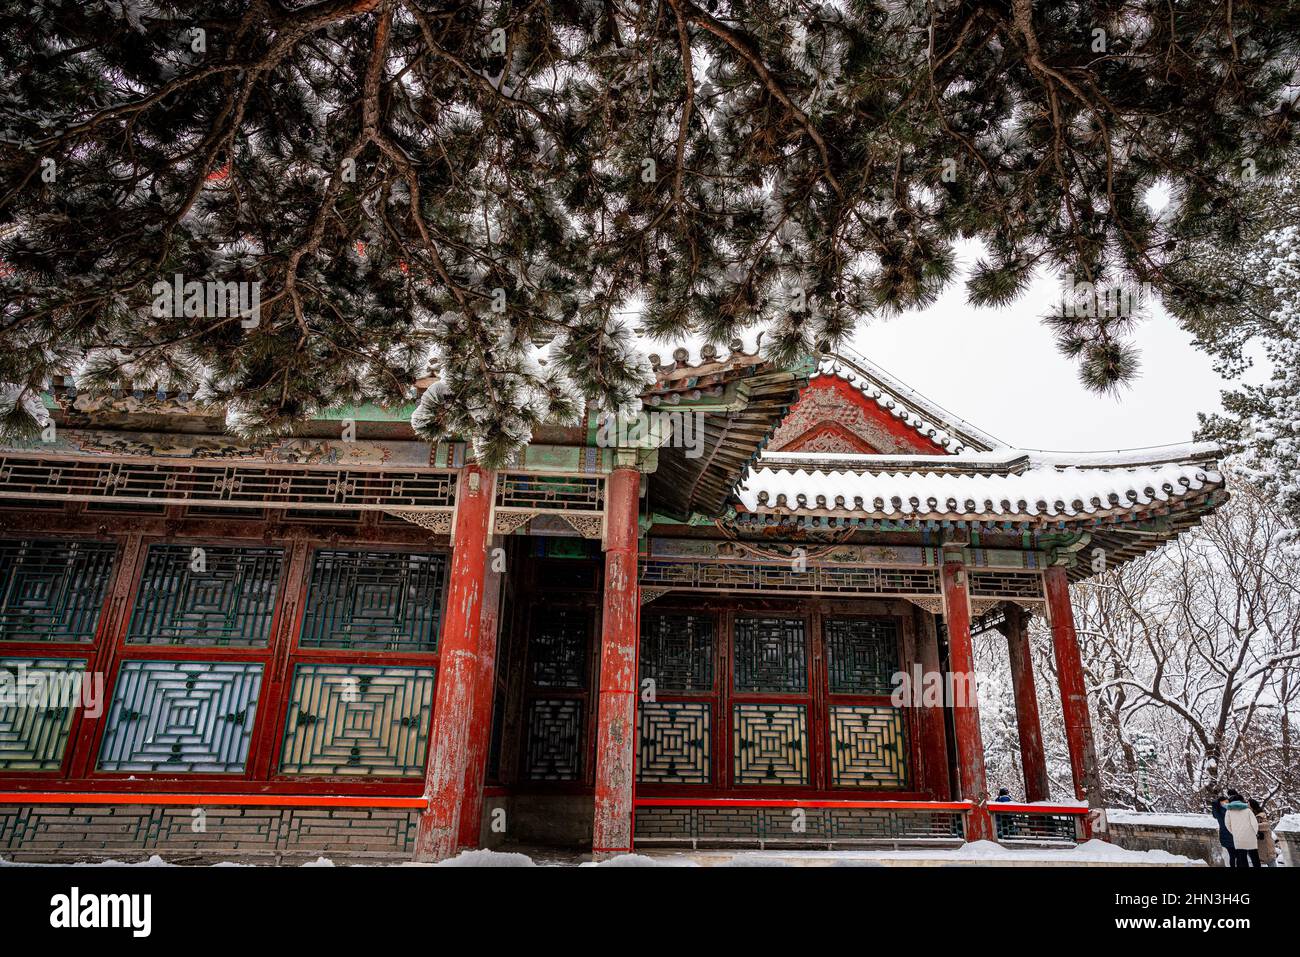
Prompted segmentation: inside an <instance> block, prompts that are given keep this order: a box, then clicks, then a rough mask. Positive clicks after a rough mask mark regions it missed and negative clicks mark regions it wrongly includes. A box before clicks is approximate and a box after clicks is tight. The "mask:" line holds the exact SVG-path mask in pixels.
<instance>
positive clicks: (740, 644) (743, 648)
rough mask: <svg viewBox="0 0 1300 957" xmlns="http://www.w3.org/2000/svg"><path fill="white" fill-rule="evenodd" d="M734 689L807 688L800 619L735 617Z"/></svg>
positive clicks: (803, 633)
mask: <svg viewBox="0 0 1300 957" xmlns="http://www.w3.org/2000/svg"><path fill="white" fill-rule="evenodd" d="M734 681H735V685H734V687H735V690H736V691H760V692H761V691H784V692H805V691H807V690H808V646H807V634H806V631H805V628H804V621H803V619H802V618H737V619H736V624H735V675H734Z"/></svg>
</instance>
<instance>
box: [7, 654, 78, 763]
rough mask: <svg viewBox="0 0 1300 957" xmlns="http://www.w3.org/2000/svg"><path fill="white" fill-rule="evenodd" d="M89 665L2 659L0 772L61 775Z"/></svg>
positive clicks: (42, 659)
mask: <svg viewBox="0 0 1300 957" xmlns="http://www.w3.org/2000/svg"><path fill="white" fill-rule="evenodd" d="M85 672H86V663H85V662H84V661H81V660H75V659H66V658H0V771H57V770H59V768H61V767H62V766H63V753H64V751H65V750H67V746H68V732H69V730H70V729H71V728H72V713H73V709H74V708H75V707H76V705H77V703H78V702H79V701H80V700H81V696H82V682H83V681H84V680H85Z"/></svg>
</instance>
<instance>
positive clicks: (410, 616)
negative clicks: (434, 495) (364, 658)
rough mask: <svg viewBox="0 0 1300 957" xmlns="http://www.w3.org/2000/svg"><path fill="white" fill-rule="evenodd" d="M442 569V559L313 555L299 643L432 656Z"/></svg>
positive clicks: (337, 552)
mask: <svg viewBox="0 0 1300 957" xmlns="http://www.w3.org/2000/svg"><path fill="white" fill-rule="evenodd" d="M446 569H447V559H446V556H445V555H441V554H404V553H398V552H367V551H342V550H337V549H320V550H318V551H317V552H316V554H315V558H314V561H313V563H312V570H311V583H310V585H309V587H308V590H307V608H306V612H305V613H304V615H303V620H302V633H301V634H300V635H299V638H298V644H299V645H300V646H302V647H307V648H348V649H355V650H365V651H385V650H386V651H430V652H431V651H436V650H437V648H438V629H439V626H440V624H441V610H442V600H443V582H444V580H445V578H446Z"/></svg>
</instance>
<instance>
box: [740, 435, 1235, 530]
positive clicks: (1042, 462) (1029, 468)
mask: <svg viewBox="0 0 1300 957" xmlns="http://www.w3.org/2000/svg"><path fill="white" fill-rule="evenodd" d="M1215 455H1217V447H1215V446H1213V445H1188V446H1176V447H1174V448H1172V449H1168V450H1159V451H1154V452H1148V453H1137V452H1130V453H1095V454H1089V453H1079V454H1071V453H1041V452H1026V451H1020V450H1015V449H1006V448H1003V449H1002V450H1000V451H998V452H983V453H979V452H977V453H965V454H963V455H960V456H956V455H954V456H944V457H939V456H933V457H920V456H905V455H903V456H897V455H838V456H829V455H824V454H818V453H813V454H803V455H800V454H799V453H777V454H766V455H763V456H762V457H760V459H759V461H758V464H757V466H756V467H754V468H752V469H750V471H749V472H748V474H747V475H746V476H745V478H744V480H743V481H742V482H741V485H740V488H739V491H738V495H739V498H740V501H741V503H742V504H743V505H744V507H745V508H746V509H747V510H749V511H769V512H770V511H791V512H811V513H844V512H850V513H859V514H864V515H881V516H890V517H895V516H897V517H909V518H912V517H933V518H938V517H945V518H958V517H966V516H976V515H978V516H990V515H996V516H1004V517H1007V518H1012V517H1014V518H1062V517H1065V518H1075V517H1079V516H1085V515H1098V514H1103V513H1114V512H1130V511H1133V510H1135V509H1138V508H1142V507H1145V506H1149V505H1152V504H1155V503H1164V502H1170V501H1173V500H1175V499H1178V498H1181V497H1183V496H1185V495H1187V494H1189V493H1193V492H1199V491H1200V490H1202V489H1204V488H1207V487H1211V486H1216V485H1220V484H1222V482H1223V476H1222V474H1221V473H1220V472H1219V471H1218V470H1217V462H1215V461H1214V456H1215Z"/></svg>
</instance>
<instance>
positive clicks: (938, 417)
mask: <svg viewBox="0 0 1300 957" xmlns="http://www.w3.org/2000/svg"><path fill="white" fill-rule="evenodd" d="M818 376H834V377H835V378H837V379H842V380H844V381H845V382H847V383H849V384H850V385H852V386H854V387H856V388H857V389H859V390H861V392H862V393H863V395H865V396H866V397H867V398H869V399H871V400H872V401H873V402H875V403H876V404H877V405H879V406H880V407H881V408H882V409H884V410H885V411H886V412H888V413H889V414H890V415H892V416H894V417H895V418H897V419H899V420H900V421H901V422H904V423H906V424H907V425H909V426H911V427H912V428H913V429H915V430H916V431H917V432H918V433H920V434H921V435H923V436H925V437H926V438H928V439H930V440H931V441H932V442H934V443H935V444H937V445H939V446H941V447H943V448H944V449H946V450H947V451H948V452H950V453H952V454H954V455H960V454H962V453H963V452H968V451H975V452H987V451H990V450H992V449H1002V448H1006V446H1005V445H1004V444H1003V443H1002V442H1000V441H998V440H997V439H996V438H994V437H993V436H991V435H989V434H988V433H986V432H984V431H982V430H980V429H978V428H976V427H975V426H974V425H971V424H970V423H969V422H967V421H966V420H965V419H961V418H958V417H957V416H955V415H953V414H952V413H951V412H948V411H947V410H946V409H943V408H941V407H940V406H939V405H937V404H936V403H934V402H932V401H931V400H930V399H927V398H926V397H925V396H923V395H921V393H919V392H917V391H916V390H915V389H913V388H912V387H911V386H909V385H907V384H906V383H904V382H901V381H899V380H898V379H896V378H894V377H893V376H892V375H890V374H889V373H888V372H886V371H885V370H884V369H882V368H880V366H878V365H876V364H875V363H873V362H871V361H870V360H868V359H866V358H864V357H862V356H859V355H852V356H845V355H834V356H824V357H823V358H822V359H821V361H820V362H819V363H818V366H817V371H816V372H815V373H813V376H812V377H813V378H817V377H818Z"/></svg>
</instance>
